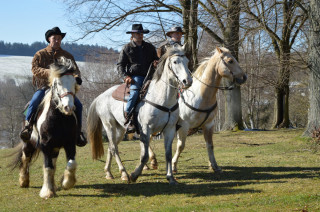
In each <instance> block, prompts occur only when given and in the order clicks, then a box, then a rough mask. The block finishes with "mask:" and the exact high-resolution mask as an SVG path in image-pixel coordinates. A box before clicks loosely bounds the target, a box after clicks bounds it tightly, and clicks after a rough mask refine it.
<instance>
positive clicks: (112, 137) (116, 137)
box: [103, 123, 130, 182]
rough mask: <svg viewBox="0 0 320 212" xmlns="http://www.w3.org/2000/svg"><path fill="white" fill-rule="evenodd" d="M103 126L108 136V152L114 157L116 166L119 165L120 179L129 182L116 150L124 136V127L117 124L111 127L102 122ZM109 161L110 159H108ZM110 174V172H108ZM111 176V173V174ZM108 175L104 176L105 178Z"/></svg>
mask: <svg viewBox="0 0 320 212" xmlns="http://www.w3.org/2000/svg"><path fill="white" fill-rule="evenodd" d="M103 125H104V127H105V130H106V132H107V136H108V139H109V147H108V148H109V150H108V151H110V153H111V154H112V156H113V157H115V159H116V162H117V164H118V167H119V171H120V173H121V180H123V181H127V182H130V177H129V174H128V173H127V171H126V169H125V167H124V165H123V163H122V161H121V158H120V155H119V151H118V143H120V141H121V139H122V138H123V136H124V133H125V129H124V128H122V127H121V126H118V127H114V125H113V127H112V126H109V125H107V124H105V123H103ZM110 162H111V160H110ZM110 166H111V165H110V164H109V172H110ZM110 174H111V172H110ZM111 176H112V174H111ZM107 177H108V176H106V178H107Z"/></svg>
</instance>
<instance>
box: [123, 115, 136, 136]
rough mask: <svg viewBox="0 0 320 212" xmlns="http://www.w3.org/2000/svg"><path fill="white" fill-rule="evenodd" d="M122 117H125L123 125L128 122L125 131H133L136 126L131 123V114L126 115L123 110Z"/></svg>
mask: <svg viewBox="0 0 320 212" xmlns="http://www.w3.org/2000/svg"><path fill="white" fill-rule="evenodd" d="M124 117H125V118H126V121H125V123H124V124H125V125H126V124H128V123H129V124H128V126H127V133H134V132H135V131H136V127H135V126H134V124H133V115H131V117H128V113H127V112H124Z"/></svg>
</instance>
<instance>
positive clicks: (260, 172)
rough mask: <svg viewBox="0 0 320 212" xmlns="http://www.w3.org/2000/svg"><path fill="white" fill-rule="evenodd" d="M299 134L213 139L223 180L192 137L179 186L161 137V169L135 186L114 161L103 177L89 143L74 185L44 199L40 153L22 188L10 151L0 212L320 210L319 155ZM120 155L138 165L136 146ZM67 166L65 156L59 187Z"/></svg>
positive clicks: (1, 172)
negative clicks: (171, 178) (168, 169)
mask: <svg viewBox="0 0 320 212" xmlns="http://www.w3.org/2000/svg"><path fill="white" fill-rule="evenodd" d="M301 134H302V130H280V131H263V132H243V131H242V132H228V133H219V134H214V141H215V153H216V159H217V162H218V164H219V165H220V166H221V167H222V169H223V173H222V174H221V175H220V176H216V175H215V174H214V173H213V171H212V170H209V169H208V159H207V151H206V146H205V143H204V141H203V138H202V136H200V135H195V136H191V137H189V139H188V140H187V144H186V148H185V151H184V152H183V154H182V157H181V158H180V162H179V166H178V169H179V170H178V173H177V174H176V175H175V177H176V179H177V180H178V182H179V185H176V186H170V185H169V184H168V183H167V181H166V178H165V163H164V147H163V142H162V141H161V140H160V141H155V142H153V143H152V144H151V145H152V146H153V148H154V149H155V152H156V153H157V159H158V162H159V169H158V170H147V171H144V172H143V175H142V176H141V177H139V178H138V180H137V182H136V183H132V184H126V183H124V182H122V181H121V180H120V173H119V172H118V167H117V165H116V163H115V161H113V162H112V170H113V174H114V176H115V178H116V179H115V180H106V179H105V178H104V177H105V176H104V171H103V168H104V161H105V158H103V159H102V160H101V161H93V160H92V159H91V153H90V147H89V145H87V146H86V147H84V148H78V152H77V162H78V170H77V180H78V181H77V184H76V186H75V188H73V189H71V190H67V191H64V190H60V191H58V192H57V195H58V196H57V197H55V198H52V199H48V200H43V199H41V198H40V197H39V191H40V189H41V186H42V156H40V157H39V158H38V160H37V161H36V162H35V163H34V164H33V165H32V166H31V169H30V172H31V178H30V180H31V183H30V188H24V189H22V188H19V183H18V170H14V171H10V170H9V169H8V168H6V165H7V164H8V163H9V162H10V158H4V155H6V154H8V153H10V152H11V151H12V149H11V150H10V149H7V150H0V183H1V186H0V211H303V210H305V211H320V163H319V162H320V155H319V153H313V152H312V149H310V144H309V142H308V140H307V139H302V138H301V137H300V135H301ZM175 144H176V143H174V148H173V149H174V150H175ZM106 147H107V144H105V149H106ZM119 150H120V156H121V157H122V160H123V161H124V164H125V166H126V169H127V170H128V172H129V173H131V172H132V171H133V170H134V168H135V166H136V165H137V164H138V160H139V155H140V147H139V142H138V141H126V142H122V143H121V144H120V146H119ZM65 166H66V163H65V156H64V152H63V151H61V154H60V156H59V159H58V164H57V172H56V182H57V183H58V181H59V179H60V177H61V175H62V173H63V170H64V168H65Z"/></svg>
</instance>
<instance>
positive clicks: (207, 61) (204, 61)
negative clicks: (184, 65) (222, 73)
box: [194, 47, 230, 77]
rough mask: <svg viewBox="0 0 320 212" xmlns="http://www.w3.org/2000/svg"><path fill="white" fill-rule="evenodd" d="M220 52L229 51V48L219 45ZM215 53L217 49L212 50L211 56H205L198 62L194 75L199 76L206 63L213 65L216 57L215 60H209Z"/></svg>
mask: <svg viewBox="0 0 320 212" xmlns="http://www.w3.org/2000/svg"><path fill="white" fill-rule="evenodd" d="M219 48H220V49H221V50H222V52H227V53H230V51H229V49H227V48H225V47H219ZM216 54H217V49H215V50H213V51H212V56H211V57H205V58H204V59H203V60H202V62H201V63H200V65H199V67H198V68H197V70H196V71H195V72H194V76H196V77H201V76H202V74H203V72H204V70H205V69H206V67H207V66H208V65H213V63H215V62H216V59H215V60H211V58H212V59H213V58H215V56H216Z"/></svg>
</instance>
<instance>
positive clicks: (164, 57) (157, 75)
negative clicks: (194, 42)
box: [152, 45, 185, 81]
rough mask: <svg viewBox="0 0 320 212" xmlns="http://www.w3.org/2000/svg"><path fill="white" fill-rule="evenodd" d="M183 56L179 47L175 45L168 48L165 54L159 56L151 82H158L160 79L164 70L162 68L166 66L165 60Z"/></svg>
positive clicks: (182, 51)
mask: <svg viewBox="0 0 320 212" xmlns="http://www.w3.org/2000/svg"><path fill="white" fill-rule="evenodd" d="M175 54H177V55H184V54H185V53H184V50H183V48H182V47H181V46H178V45H175V46H172V47H169V48H168V49H167V51H166V53H165V54H164V55H162V56H161V58H160V60H159V64H158V66H157V69H156V71H155V72H154V74H153V78H152V79H153V80H156V81H158V80H159V79H160V78H161V75H162V73H163V70H164V66H165V64H166V60H167V59H168V58H169V57H170V56H172V55H175Z"/></svg>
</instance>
